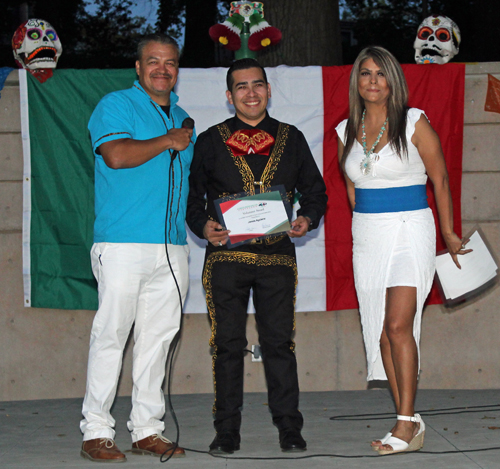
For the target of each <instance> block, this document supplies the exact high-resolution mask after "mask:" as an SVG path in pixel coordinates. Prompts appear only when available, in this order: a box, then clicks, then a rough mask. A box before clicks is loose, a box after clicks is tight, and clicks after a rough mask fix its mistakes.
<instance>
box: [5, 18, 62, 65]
mask: <svg viewBox="0 0 500 469" xmlns="http://www.w3.org/2000/svg"><path fill="white" fill-rule="evenodd" d="M12 51H13V52H14V59H15V60H16V62H17V63H18V65H19V66H20V67H22V68H26V69H28V70H37V69H41V68H43V69H45V68H56V67H57V61H58V60H59V57H60V56H61V54H62V45H61V41H60V40H59V36H58V35H57V33H56V30H55V29H54V28H53V27H52V25H51V24H50V23H49V22H47V21H45V20H41V19H38V18H31V19H29V20H28V21H26V23H23V24H22V25H21V26H19V27H18V28H17V29H16V32H15V33H14V36H13V37H12Z"/></svg>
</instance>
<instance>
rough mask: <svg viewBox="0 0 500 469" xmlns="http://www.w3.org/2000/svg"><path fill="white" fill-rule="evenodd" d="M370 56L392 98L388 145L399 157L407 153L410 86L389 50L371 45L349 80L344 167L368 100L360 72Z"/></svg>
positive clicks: (362, 54)
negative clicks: (360, 88)
mask: <svg viewBox="0 0 500 469" xmlns="http://www.w3.org/2000/svg"><path fill="white" fill-rule="evenodd" d="M368 59H372V60H373V61H374V62H375V63H376V64H377V66H378V67H380V69H381V71H382V72H383V73H384V76H385V79H386V81H387V86H388V87H389V97H388V98H387V118H388V121H389V129H388V133H387V136H388V141H389V144H390V146H391V147H392V148H393V150H394V151H395V152H396V153H397V155H398V156H399V157H400V158H402V157H403V156H405V157H407V155H408V142H407V141H406V114H407V111H408V85H407V84H406V79H405V76H404V73H403V69H402V68H401V65H399V62H398V61H397V60H396V58H395V57H394V56H393V55H392V54H391V53H390V52H389V51H388V50H387V49H384V48H383V47H380V46H369V47H366V48H365V49H363V50H362V51H361V52H360V53H359V55H358V57H357V59H356V61H355V62H354V65H353V66H352V70H351V77H350V79H349V119H348V121H347V127H346V142H345V147H344V153H343V155H342V160H341V165H342V167H344V165H345V160H346V158H347V156H348V155H349V152H350V151H351V149H352V146H353V145H354V140H355V139H356V136H357V133H358V129H359V127H360V126H361V118H362V116H363V110H364V109H365V103H364V100H363V98H362V97H361V96H360V94H359V91H358V83H359V72H360V70H361V65H362V64H363V63H364V62H365V61H366V60H368Z"/></svg>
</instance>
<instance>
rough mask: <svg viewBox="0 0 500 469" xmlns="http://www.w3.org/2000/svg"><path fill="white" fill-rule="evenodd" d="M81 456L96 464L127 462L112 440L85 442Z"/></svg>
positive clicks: (101, 439) (98, 439) (97, 439)
mask: <svg viewBox="0 0 500 469" xmlns="http://www.w3.org/2000/svg"><path fill="white" fill-rule="evenodd" d="M80 455H81V456H82V458H86V459H90V460H91V461H94V462H125V461H126V460H127V458H126V457H125V455H124V454H123V453H122V452H121V451H120V450H119V449H118V446H116V444H115V442H114V441H113V440H112V439H111V438H94V439H93V440H87V441H84V442H83V444H82V450H81V451H80Z"/></svg>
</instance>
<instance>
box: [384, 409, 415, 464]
mask: <svg viewBox="0 0 500 469" xmlns="http://www.w3.org/2000/svg"><path fill="white" fill-rule="evenodd" d="M397 419H398V420H406V421H407V422H415V423H418V424H420V428H419V429H418V432H417V434H416V435H415V436H414V437H413V438H412V440H411V441H410V442H409V443H407V442H406V441H404V440H401V439H400V438H396V437H395V436H392V435H391V436H390V437H389V438H388V439H387V440H385V441H384V445H391V447H392V449H391V450H388V449H378V450H377V452H378V454H380V455H384V454H395V453H409V452H411V451H418V450H419V449H421V448H422V446H424V436H425V423H424V421H423V420H422V417H420V415H419V414H415V415H414V416H413V417H409V416H407V415H398V416H397Z"/></svg>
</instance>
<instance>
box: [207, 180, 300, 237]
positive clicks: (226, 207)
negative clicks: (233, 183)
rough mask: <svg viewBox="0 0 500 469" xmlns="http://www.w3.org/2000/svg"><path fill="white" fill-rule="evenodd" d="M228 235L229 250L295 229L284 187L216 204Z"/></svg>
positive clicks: (236, 195) (232, 197) (229, 198)
mask: <svg viewBox="0 0 500 469" xmlns="http://www.w3.org/2000/svg"><path fill="white" fill-rule="evenodd" d="M215 204H216V208H217V212H218V214H219V220H221V222H222V224H223V225H224V226H225V229H226V230H228V231H229V232H230V233H229V241H228V243H227V244H228V247H234V246H238V245H240V244H244V243H249V242H251V241H252V240H253V239H264V238H267V237H269V236H276V235H279V234H282V233H286V232H287V231H289V230H291V229H292V226H291V224H290V218H291V213H292V208H291V206H290V202H289V201H288V198H287V196H286V191H285V187H284V186H283V185H280V186H276V187H272V188H271V191H270V192H264V193H261V194H255V195H246V194H244V193H243V194H235V195H232V196H228V197H223V198H221V199H217V200H216V201H215Z"/></svg>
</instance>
